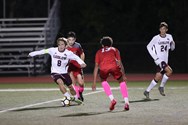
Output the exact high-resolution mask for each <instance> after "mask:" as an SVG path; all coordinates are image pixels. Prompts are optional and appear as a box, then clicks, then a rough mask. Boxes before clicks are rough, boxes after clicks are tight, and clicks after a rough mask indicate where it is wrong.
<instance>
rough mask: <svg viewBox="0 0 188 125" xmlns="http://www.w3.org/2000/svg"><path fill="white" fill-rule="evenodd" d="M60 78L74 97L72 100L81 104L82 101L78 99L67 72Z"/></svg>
mask: <svg viewBox="0 0 188 125" xmlns="http://www.w3.org/2000/svg"><path fill="white" fill-rule="evenodd" d="M62 78H63V81H64V83H65V84H66V85H67V87H68V88H69V90H70V93H71V95H72V96H74V98H72V101H75V102H76V103H78V104H82V101H80V100H78V96H77V95H76V91H75V90H74V87H73V85H72V80H71V78H70V76H69V75H68V74H63V75H62Z"/></svg>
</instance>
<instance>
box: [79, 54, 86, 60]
mask: <svg viewBox="0 0 188 125" xmlns="http://www.w3.org/2000/svg"><path fill="white" fill-rule="evenodd" d="M80 58H81V59H82V60H83V61H84V60H85V53H84V52H82V54H81V55H80Z"/></svg>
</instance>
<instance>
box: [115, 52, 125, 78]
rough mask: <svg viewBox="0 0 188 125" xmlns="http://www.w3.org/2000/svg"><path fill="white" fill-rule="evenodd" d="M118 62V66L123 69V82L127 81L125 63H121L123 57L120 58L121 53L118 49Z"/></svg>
mask: <svg viewBox="0 0 188 125" xmlns="http://www.w3.org/2000/svg"><path fill="white" fill-rule="evenodd" d="M116 58H117V59H116V61H117V65H118V66H119V67H120V68H121V72H122V77H123V80H126V79H127V78H126V76H125V69H124V66H123V63H122V61H121V56H120V52H119V50H118V49H116Z"/></svg>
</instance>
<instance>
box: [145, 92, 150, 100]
mask: <svg viewBox="0 0 188 125" xmlns="http://www.w3.org/2000/svg"><path fill="white" fill-rule="evenodd" d="M144 95H145V96H146V99H149V92H147V91H144Z"/></svg>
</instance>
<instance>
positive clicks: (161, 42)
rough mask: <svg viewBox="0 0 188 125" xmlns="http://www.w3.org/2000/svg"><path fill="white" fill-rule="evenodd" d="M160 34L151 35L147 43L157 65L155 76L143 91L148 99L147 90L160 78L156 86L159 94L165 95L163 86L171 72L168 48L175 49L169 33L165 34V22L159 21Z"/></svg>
mask: <svg viewBox="0 0 188 125" xmlns="http://www.w3.org/2000/svg"><path fill="white" fill-rule="evenodd" d="M159 31H160V34H159V35H156V36H154V37H153V39H152V40H151V41H150V43H149V44H148V45H147V50H148V52H149V54H150V55H151V56H152V58H153V59H154V62H155V64H156V65H157V73H156V75H155V78H154V79H153V80H152V81H151V83H150V85H149V86H148V88H147V89H146V91H145V92H144V95H145V96H146V98H147V99H149V92H150V91H151V90H152V89H153V88H154V87H155V85H156V84H157V83H158V82H159V80H161V79H162V80H161V84H160V86H159V88H158V90H159V92H160V94H161V95H162V96H165V93H164V87H165V84H166V82H167V80H168V78H169V77H170V76H171V74H172V69H171V67H170V66H169V65H168V55H169V49H171V51H173V50H174V49H175V42H174V40H173V38H172V36H171V35H170V34H167V33H166V32H167V31H168V25H167V23H165V22H161V23H160V26H159Z"/></svg>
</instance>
